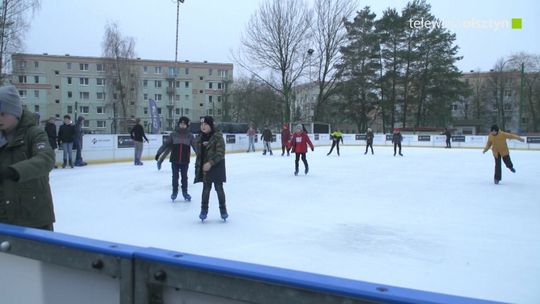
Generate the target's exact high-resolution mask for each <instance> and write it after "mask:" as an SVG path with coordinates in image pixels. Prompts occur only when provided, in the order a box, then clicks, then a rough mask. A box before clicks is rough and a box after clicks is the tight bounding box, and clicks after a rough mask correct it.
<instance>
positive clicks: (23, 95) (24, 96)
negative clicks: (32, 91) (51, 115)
mask: <svg viewBox="0 0 540 304" xmlns="http://www.w3.org/2000/svg"><path fill="white" fill-rule="evenodd" d="M19 96H21V98H26V90H19Z"/></svg>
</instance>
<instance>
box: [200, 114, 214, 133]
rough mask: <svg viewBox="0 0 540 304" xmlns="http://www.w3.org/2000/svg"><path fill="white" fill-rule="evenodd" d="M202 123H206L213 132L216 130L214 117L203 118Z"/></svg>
mask: <svg viewBox="0 0 540 304" xmlns="http://www.w3.org/2000/svg"><path fill="white" fill-rule="evenodd" d="M201 122H204V123H206V124H208V125H209V126H210V129H212V131H213V130H214V118H213V117H212V116H204V117H202V118H201Z"/></svg>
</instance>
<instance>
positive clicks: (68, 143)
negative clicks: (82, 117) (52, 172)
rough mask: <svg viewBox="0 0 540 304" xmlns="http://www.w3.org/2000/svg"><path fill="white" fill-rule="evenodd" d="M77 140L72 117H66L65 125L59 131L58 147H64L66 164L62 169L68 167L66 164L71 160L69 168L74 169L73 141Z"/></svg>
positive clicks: (64, 163)
mask: <svg viewBox="0 0 540 304" xmlns="http://www.w3.org/2000/svg"><path fill="white" fill-rule="evenodd" d="M74 140H75V127H74V126H73V123H72V121H71V116H69V115H67V114H66V115H64V124H63V125H61V126H60V130H58V145H59V146H60V145H62V150H63V151H64V162H63V163H62V168H65V167H66V163H67V162H68V160H69V166H70V167H71V168H73V160H72V154H73V141H74Z"/></svg>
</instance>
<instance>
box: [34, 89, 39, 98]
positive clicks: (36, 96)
mask: <svg viewBox="0 0 540 304" xmlns="http://www.w3.org/2000/svg"><path fill="white" fill-rule="evenodd" d="M34 97H35V98H39V91H38V90H34Z"/></svg>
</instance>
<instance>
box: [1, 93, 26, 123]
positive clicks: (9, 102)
mask: <svg viewBox="0 0 540 304" xmlns="http://www.w3.org/2000/svg"><path fill="white" fill-rule="evenodd" d="M0 112H1V113H6V114H11V115H13V116H15V117H17V118H21V115H22V103H21V97H20V96H19V92H18V91H17V89H16V88H15V87H14V86H12V85H9V86H3V87H1V88H0Z"/></svg>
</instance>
